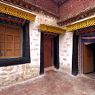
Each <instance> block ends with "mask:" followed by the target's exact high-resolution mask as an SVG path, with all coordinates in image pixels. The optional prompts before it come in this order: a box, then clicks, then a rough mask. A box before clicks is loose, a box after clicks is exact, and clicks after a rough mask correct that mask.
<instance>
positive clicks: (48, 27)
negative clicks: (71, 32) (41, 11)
mask: <svg viewBox="0 0 95 95" xmlns="http://www.w3.org/2000/svg"><path fill="white" fill-rule="evenodd" d="M39 29H40V30H41V31H42V32H51V33H57V34H62V33H65V31H66V30H65V29H62V28H59V27H55V26H51V25H45V24H41V25H40V28H39Z"/></svg>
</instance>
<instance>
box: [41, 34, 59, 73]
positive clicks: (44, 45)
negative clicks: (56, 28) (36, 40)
mask: <svg viewBox="0 0 95 95" xmlns="http://www.w3.org/2000/svg"><path fill="white" fill-rule="evenodd" d="M40 49H41V50H40V51H41V52H40V74H43V73H44V71H47V70H51V69H53V68H56V69H59V35H58V34H54V33H41V48H40Z"/></svg>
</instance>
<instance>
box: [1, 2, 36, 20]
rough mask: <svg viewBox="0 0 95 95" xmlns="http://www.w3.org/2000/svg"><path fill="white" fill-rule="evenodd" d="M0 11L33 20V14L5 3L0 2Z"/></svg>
mask: <svg viewBox="0 0 95 95" xmlns="http://www.w3.org/2000/svg"><path fill="white" fill-rule="evenodd" d="M0 12H1V13H5V14H9V15H12V16H16V17H19V18H23V19H26V20H30V21H35V17H36V16H35V15H34V14H32V13H29V12H26V11H23V10H20V9H17V8H14V7H12V6H9V5H6V4H4V3H1V2H0Z"/></svg>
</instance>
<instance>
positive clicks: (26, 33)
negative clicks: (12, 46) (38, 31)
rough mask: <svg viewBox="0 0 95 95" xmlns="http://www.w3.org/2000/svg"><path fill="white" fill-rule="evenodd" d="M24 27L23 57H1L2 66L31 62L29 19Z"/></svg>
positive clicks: (0, 65)
mask: <svg viewBox="0 0 95 95" xmlns="http://www.w3.org/2000/svg"><path fill="white" fill-rule="evenodd" d="M22 28H23V46H22V47H23V48H22V57H19V58H6V59H0V67H3V66H11V65H19V64H26V63H30V39H29V21H26V22H25V24H24V25H23V26H22Z"/></svg>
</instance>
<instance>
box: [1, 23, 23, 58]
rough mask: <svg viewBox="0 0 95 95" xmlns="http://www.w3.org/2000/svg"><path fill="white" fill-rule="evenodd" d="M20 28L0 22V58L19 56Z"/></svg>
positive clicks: (20, 44) (20, 43)
mask: <svg viewBox="0 0 95 95" xmlns="http://www.w3.org/2000/svg"><path fill="white" fill-rule="evenodd" d="M21 33H22V32H21V28H20V27H16V26H12V25H6V24H0V58H16V57H21V55H22V53H21V51H22V49H21V48H22V47H21V46H22V36H21Z"/></svg>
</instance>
